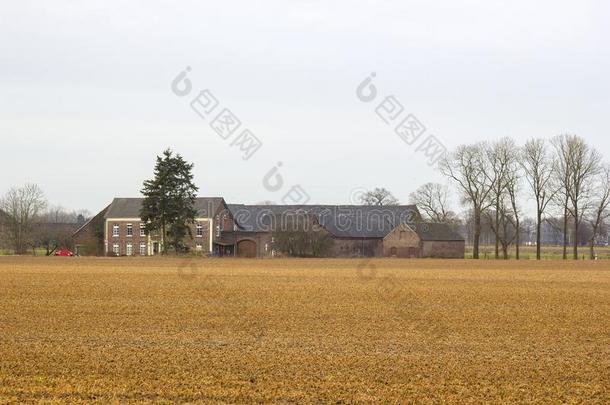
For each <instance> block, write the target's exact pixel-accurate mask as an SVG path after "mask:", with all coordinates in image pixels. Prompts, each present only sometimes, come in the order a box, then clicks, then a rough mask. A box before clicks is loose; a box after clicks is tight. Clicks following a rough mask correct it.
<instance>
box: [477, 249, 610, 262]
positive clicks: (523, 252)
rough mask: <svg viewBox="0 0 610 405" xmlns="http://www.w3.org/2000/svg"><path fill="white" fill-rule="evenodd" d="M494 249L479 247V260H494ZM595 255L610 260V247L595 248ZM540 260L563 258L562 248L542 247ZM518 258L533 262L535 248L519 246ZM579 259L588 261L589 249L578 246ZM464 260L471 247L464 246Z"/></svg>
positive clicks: (570, 255)
mask: <svg viewBox="0 0 610 405" xmlns="http://www.w3.org/2000/svg"><path fill="white" fill-rule="evenodd" d="M572 249H573V248H572V247H571V246H568V258H570V259H571V258H572ZM494 251H495V248H494V247H493V246H481V247H479V252H480V254H479V258H480V259H494ZM595 253H596V254H597V258H598V260H609V259H610V247H609V246H596V247H595ZM540 254H541V258H542V259H543V260H561V258H562V257H563V247H562V246H543V247H542V249H541V250H540ZM509 255H510V258H511V259H514V258H515V248H514V246H512V247H511V249H510V250H509ZM519 256H520V258H521V259H524V260H530V259H531V260H535V259H536V246H521V247H520V249H519ZM500 257H502V249H500ZM578 257H579V259H584V260H589V247H588V246H587V247H585V246H580V247H579V248H578ZM466 258H467V259H471V258H472V246H466Z"/></svg>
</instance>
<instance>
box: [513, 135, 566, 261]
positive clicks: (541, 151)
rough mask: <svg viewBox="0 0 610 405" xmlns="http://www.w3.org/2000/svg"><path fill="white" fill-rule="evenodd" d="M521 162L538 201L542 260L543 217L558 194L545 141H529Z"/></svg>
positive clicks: (538, 228)
mask: <svg viewBox="0 0 610 405" xmlns="http://www.w3.org/2000/svg"><path fill="white" fill-rule="evenodd" d="M519 160H520V163H521V167H523V170H524V171H525V179H526V180H527V182H528V184H529V186H530V189H531V192H532V194H533V195H534V199H535V200H536V259H537V260H540V249H541V244H542V234H541V228H542V221H543V215H544V212H545V210H546V208H547V205H548V204H549V202H550V201H552V200H553V198H554V196H555V194H556V193H557V190H556V189H555V188H554V187H553V182H552V175H553V162H552V160H551V157H550V154H549V151H548V148H547V146H546V142H545V141H544V140H543V139H532V140H529V141H527V142H526V143H525V146H524V147H523V149H522V150H521V156H520V159H519Z"/></svg>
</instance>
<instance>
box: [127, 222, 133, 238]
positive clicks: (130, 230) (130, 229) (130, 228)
mask: <svg viewBox="0 0 610 405" xmlns="http://www.w3.org/2000/svg"><path fill="white" fill-rule="evenodd" d="M127 236H133V224H127Z"/></svg>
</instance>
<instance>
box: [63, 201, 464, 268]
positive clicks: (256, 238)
mask: <svg viewBox="0 0 610 405" xmlns="http://www.w3.org/2000/svg"><path fill="white" fill-rule="evenodd" d="M142 201H143V199H141V198H115V199H114V200H113V201H112V203H111V204H110V205H109V206H108V207H106V208H105V209H104V210H102V211H101V212H100V213H99V214H97V215H96V216H95V217H94V218H93V219H92V220H91V221H89V222H88V223H86V224H85V225H83V227H81V228H80V229H79V230H78V231H77V232H76V233H75V234H74V238H75V246H76V250H77V253H79V254H103V255H107V256H150V255H156V254H158V253H159V251H160V245H161V243H162V240H161V237H160V235H159V233H158V232H147V231H146V229H145V226H144V223H143V222H142V221H141V219H140V218H139V212H140V208H141V206H142ZM195 209H196V211H197V215H196V218H195V222H194V223H193V224H191V225H190V230H191V232H190V233H191V237H188V238H186V239H185V240H184V244H185V246H186V247H187V248H189V250H191V251H194V252H197V253H200V254H206V255H215V256H239V257H273V256H277V255H278V254H279V252H278V251H277V249H275V248H274V244H275V243H276V241H274V235H275V234H276V233H275V232H276V231H277V229H278V226H279V227H281V226H284V225H286V223H288V221H292V219H293V218H295V217H299V216H301V217H306V218H308V221H312V222H313V223H315V226H317V227H318V229H319V230H320V231H321V232H324V233H326V234H327V235H328V237H329V238H330V239H332V246H331V247H330V250H329V252H328V253H327V254H326V255H327V256H331V257H403V258H421V257H439V258H463V257H464V249H465V242H464V238H463V237H462V236H461V235H459V234H458V233H457V232H455V231H454V230H453V229H452V227H451V226H450V225H448V224H444V223H426V222H422V220H421V216H420V214H419V211H418V210H417V207H416V206H414V205H397V206H383V207H380V206H364V205H299V206H295V205H245V204H227V203H226V202H225V200H224V199H223V198H221V197H208V198H197V200H196V203H195ZM291 218H292V219H291ZM95 238H97V239H96V242H92V239H95ZM92 245H95V246H96V247H95V249H92V248H91V247H90V246H92Z"/></svg>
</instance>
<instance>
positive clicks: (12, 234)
mask: <svg viewBox="0 0 610 405" xmlns="http://www.w3.org/2000/svg"><path fill="white" fill-rule="evenodd" d="M45 206H46V201H45V198H44V193H43V192H42V190H41V189H40V187H38V186H37V185H35V184H26V185H25V186H23V187H21V188H12V189H10V190H9V191H8V193H7V194H6V195H5V196H4V198H2V200H0V209H2V210H3V211H4V212H5V213H6V214H7V222H8V224H7V228H8V232H9V238H10V241H11V243H12V245H13V247H14V249H15V253H16V254H23V253H25V252H26V250H27V247H28V243H30V242H31V232H32V226H33V224H34V222H35V221H36V220H37V218H38V216H39V214H40V213H41V212H42V210H43V209H44V208H45Z"/></svg>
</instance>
